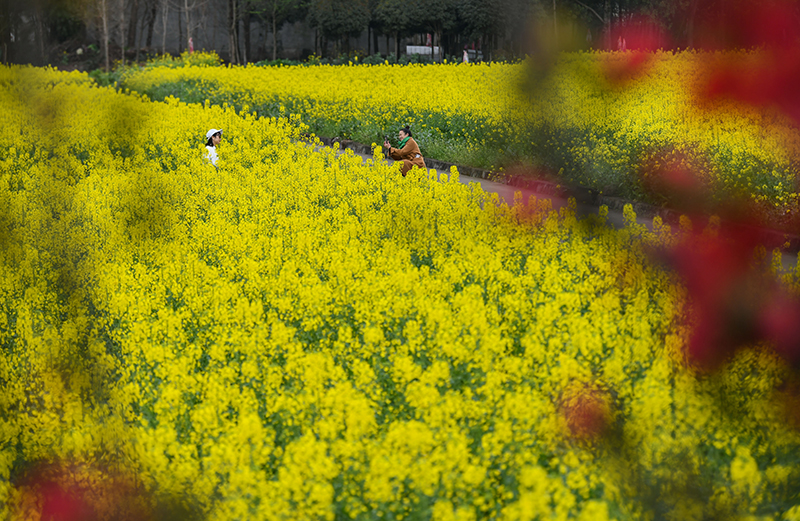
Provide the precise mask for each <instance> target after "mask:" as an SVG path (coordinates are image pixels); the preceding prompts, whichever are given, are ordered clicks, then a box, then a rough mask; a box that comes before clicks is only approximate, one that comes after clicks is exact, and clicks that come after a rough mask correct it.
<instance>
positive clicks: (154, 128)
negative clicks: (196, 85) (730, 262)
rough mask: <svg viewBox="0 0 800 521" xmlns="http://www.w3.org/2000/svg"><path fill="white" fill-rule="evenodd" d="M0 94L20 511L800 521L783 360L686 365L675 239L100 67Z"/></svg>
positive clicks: (27, 71)
mask: <svg viewBox="0 0 800 521" xmlns="http://www.w3.org/2000/svg"><path fill="white" fill-rule="evenodd" d="M0 100H2V104H3V106H4V107H7V110H4V111H3V112H2V113H0V124H2V127H3V128H4V129H6V131H7V132H6V134H7V136H8V142H7V146H5V147H4V148H3V149H2V150H0V175H2V178H0V246H2V247H0V270H2V277H0V346H2V349H0V384H2V386H3V392H2V393H0V442H1V443H0V505H3V506H2V512H0V515H2V517H3V518H10V519H40V518H41V517H42V515H43V514H42V512H49V510H47V509H48V508H53V507H52V505H54V504H60V505H67V506H70V505H72V507H74V508H76V509H83V510H81V511H88V510H92V511H93V512H95V513H97V514H98V515H99V516H101V517H102V516H106V518H113V517H114V515H113V514H114V513H118V512H119V509H120V508H122V507H121V506H119V505H117V506H116V507H115V504H114V501H115V500H114V498H115V497H117V496H115V495H114V492H113V491H109V490H108V489H109V488H113V487H110V486H109V485H107V484H106V485H103V484H102V483H103V482H104V480H106V481H105V482H106V483H107V482H109V481H107V480H108V476H112V477H113V480H111V481H110V482H112V483H117V484H119V487H120V488H121V489H123V490H122V492H120V491H119V490H117V492H116V493H117V494H119V497H122V498H123V500H118V501H121V502H124V503H125V506H126V508H131V509H137V508H142V509H144V506H141V505H140V502H145V503H146V502H148V501H149V502H153V503H157V502H159V501H161V500H162V498H165V497H166V498H178V499H177V501H179V502H181V503H184V504H185V505H184V506H185V508H187V509H189V510H191V511H193V512H197V513H199V514H198V515H199V516H201V517H202V518H208V519H331V520H333V519H420V518H424V519H429V518H430V519H437V520H453V519H465V520H468V519H482V518H494V519H507V520H517V519H519V520H522V519H565V520H566V519H580V520H587V521H588V520H602V519H648V518H653V516H655V515H656V514H658V515H665V516H667V517H669V518H674V519H703V518H708V517H709V516H718V517H724V518H729V519H735V518H740V519H755V518H757V519H772V518H780V517H781V516H782V518H784V519H798V518H799V516H800V508H799V507H798V506H797V503H796V501H797V500H796V491H795V490H794V489H793V483H795V482H796V481H797V479H798V477H800V476H798V473H800V466H799V465H798V462H797V459H796V458H797V456H796V455H797V454H798V450H797V449H798V444H800V433H799V432H798V431H797V430H795V429H794V428H793V427H792V426H791V425H788V424H787V423H786V422H785V421H784V416H783V415H782V411H780V410H778V407H777V406H776V405H775V402H774V401H773V400H772V397H773V389H775V388H776V387H777V386H778V385H779V384H780V383H781V382H782V381H783V380H784V379H785V378H786V374H787V369H786V367H785V366H784V365H782V363H781V362H780V360H779V359H778V358H777V357H775V356H774V355H771V354H770V353H769V352H768V351H765V350H758V349H753V350H748V351H741V352H739V353H738V355H737V358H736V359H735V360H734V361H733V362H732V365H731V371H729V372H726V373H724V374H720V375H718V376H716V377H715V378H707V379H702V378H700V379H698V378H695V377H694V376H693V375H692V374H690V373H689V372H687V371H686V370H685V368H684V364H683V353H684V345H685V342H686V337H687V334H686V333H687V327H688V326H687V325H686V324H685V323H684V322H683V320H682V318H681V317H680V316H679V310H680V308H681V306H682V304H683V299H684V291H683V290H682V289H681V287H680V285H678V284H676V283H675V281H674V280H673V277H672V276H671V275H670V274H669V273H668V272H666V271H664V270H662V269H661V268H659V267H657V266H653V265H652V263H650V262H649V261H648V258H647V256H646V254H645V253H644V249H645V248H644V247H645V246H657V245H663V244H667V243H670V242H671V241H674V240H676V235H675V234H674V233H672V230H670V229H669V226H667V225H664V224H663V223H660V222H659V221H656V222H655V223H654V230H653V231H648V230H647V229H645V228H644V227H641V226H639V225H637V224H636V220H635V215H634V214H633V212H632V210H631V209H630V208H627V209H626V213H625V217H626V220H627V226H626V227H625V228H624V229H623V230H620V231H614V230H612V229H611V228H609V227H607V226H606V224H605V219H606V215H607V210H606V209H601V211H600V212H599V214H598V215H596V216H593V217H590V218H586V219H581V220H579V219H577V218H576V216H575V206H574V203H573V204H571V205H569V206H567V207H565V208H564V209H562V210H561V211H559V212H554V211H551V209H550V205H549V201H536V200H532V201H529V202H528V204H522V203H523V201H519V200H518V201H517V202H516V204H514V205H513V206H511V207H509V206H507V205H499V204H498V201H497V197H496V196H495V195H489V194H486V193H484V192H483V191H482V190H481V188H480V187H479V186H478V185H476V184H470V185H462V184H461V183H459V182H458V179H457V178H458V172H457V170H455V169H454V170H452V171H451V172H450V175H449V176H448V177H447V179H446V180H444V181H443V182H439V181H436V180H435V179H434V178H433V177H432V176H431V175H429V174H428V172H417V173H416V174H415V176H414V175H411V176H409V178H406V179H404V178H402V177H401V176H400V175H399V172H398V169H397V166H396V165H395V166H389V165H388V164H386V162H385V161H383V159H382V158H381V155H380V153H379V150H376V154H375V157H374V158H373V159H372V160H370V161H367V162H366V163H362V160H361V158H359V157H356V156H354V155H352V154H350V153H344V154H341V155H337V154H336V153H335V152H334V151H332V150H322V151H316V150H315V149H314V147H313V146H312V145H313V144H309V143H307V142H305V141H303V140H302V139H300V138H301V137H302V136H303V135H304V134H305V133H306V131H307V128H306V127H305V126H304V124H303V123H302V122H301V121H300V119H299V118H296V117H295V118H256V117H255V116H254V115H252V114H251V113H249V112H248V111H245V110H239V111H237V110H234V109H233V108H232V107H230V106H215V105H211V104H205V105H201V104H186V103H183V102H181V101H179V100H177V99H175V98H168V99H167V100H166V101H164V102H152V101H149V100H147V99H145V98H144V97H142V96H140V95H138V94H130V93H123V92H115V91H114V90H113V89H109V88H98V87H96V86H92V83H91V82H90V80H89V78H88V76H86V75H82V74H76V73H71V74H65V73H60V72H56V71H53V70H50V69H34V68H28V67H0ZM211 127H214V128H220V127H221V128H225V132H226V140H225V142H224V143H223V144H222V145H221V153H220V157H221V158H220V161H219V170H216V169H214V168H212V167H210V166H209V165H208V164H206V163H205V162H204V159H203V152H204V147H203V140H202V134H203V132H204V131H205V129H206V128H211ZM223 147H224V148H223ZM376 148H377V147H376ZM223 151H224V153H223ZM784 283H785V285H786V286H787V287H788V288H796V287H797V281H796V276H795V275H794V274H788V275H786V276H785V280H784ZM719 395H724V396H725V397H726V401H720V400H718V399H717V397H718V396H719ZM726 407H734V408H735V409H736V416H735V419H736V421H730V418H731V412H730V410H729V409H727V408H726ZM601 431H602V432H604V433H606V434H603V435H604V436H606V439H608V440H611V441H609V442H607V443H605V442H602V441H599V440H598V439H597V437H596V436H595V435H600V433H601ZM576 434H578V435H577V436H576ZM41 462H69V465H68V466H67V467H66V470H54V471H48V470H44V471H41V472H40V474H35V475H43V476H46V478H42V479H46V480H48V481H46V483H49V484H51V483H53V482H56V481H58V480H61V481H58V482H59V483H66V484H63V485H62V488H60V489H59V488H56V489H55V490H56V493H55V494H56V499H52V498H49V499H48V497H45V498H44V499H43V498H42V494H45V495H46V494H47V493H48V492H47V491H48V490H53V489H54V487H53V486H49V485H48V486H49V488H48V487H45V486H40V487H36V486H34V485H31V481H30V480H27V481H26V480H24V479H20V478H19V477H20V476H21V475H26V469H29V468H30V466H32V465H33V466H35V465H36V464H38V463H41ZM44 468H45V469H47V468H48V467H46V466H45V467H44ZM32 483H34V484H35V483H37V481H35V480H33V481H32ZM75 490H83V491H90V492H91V493H88V492H87V493H86V494H85V495H84V496H83V497H82V498H81V500H80V501H78V500H72V499H70V500H67V499H64V498H65V497H67V496H69V493H68V492H69V491H75ZM137 490H144V491H147V492H148V495H147V496H138V495H134V496H131V494H133V492H131V491H137ZM131 497H135V498H138V499H135V500H129V499H130V498H131ZM57 500H59V501H61V502H60V503H59V502H58V501H57ZM115 508H116V510H115Z"/></svg>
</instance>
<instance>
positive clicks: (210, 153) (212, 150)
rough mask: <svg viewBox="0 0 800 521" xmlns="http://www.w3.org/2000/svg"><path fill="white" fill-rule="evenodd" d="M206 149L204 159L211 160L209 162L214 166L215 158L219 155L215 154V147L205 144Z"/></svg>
mask: <svg viewBox="0 0 800 521" xmlns="http://www.w3.org/2000/svg"><path fill="white" fill-rule="evenodd" d="M206 150H208V153H207V154H206V159H208V160H209V161H211V164H212V165H214V168H216V166H217V159H219V156H217V147H211V146H208V145H206Z"/></svg>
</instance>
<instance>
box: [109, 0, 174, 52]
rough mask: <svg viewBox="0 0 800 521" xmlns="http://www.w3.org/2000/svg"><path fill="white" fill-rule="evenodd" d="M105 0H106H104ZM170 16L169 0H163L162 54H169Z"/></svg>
mask: <svg viewBox="0 0 800 521" xmlns="http://www.w3.org/2000/svg"><path fill="white" fill-rule="evenodd" d="M104 1H105V0H104ZM168 16H169V0H161V28H162V31H161V54H162V55H165V54H167V17H168Z"/></svg>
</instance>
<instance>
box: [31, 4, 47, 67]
mask: <svg viewBox="0 0 800 521" xmlns="http://www.w3.org/2000/svg"><path fill="white" fill-rule="evenodd" d="M42 17H43V15H42V14H41V13H36V14H35V15H34V28H35V30H36V40H38V42H37V43H38V44H39V63H40V64H41V65H44V64H46V63H47V56H45V51H44V21H43V20H42Z"/></svg>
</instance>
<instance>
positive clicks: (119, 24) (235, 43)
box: [0, 0, 749, 66]
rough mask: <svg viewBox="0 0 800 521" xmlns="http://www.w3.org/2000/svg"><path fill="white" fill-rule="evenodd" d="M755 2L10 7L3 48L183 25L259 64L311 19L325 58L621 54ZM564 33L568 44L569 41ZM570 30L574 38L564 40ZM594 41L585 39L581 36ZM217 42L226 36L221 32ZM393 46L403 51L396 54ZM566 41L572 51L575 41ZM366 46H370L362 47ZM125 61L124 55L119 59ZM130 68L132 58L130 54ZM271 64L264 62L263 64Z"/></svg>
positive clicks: (217, 0) (686, 39)
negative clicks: (541, 49) (427, 53)
mask: <svg viewBox="0 0 800 521" xmlns="http://www.w3.org/2000/svg"><path fill="white" fill-rule="evenodd" d="M748 4H749V1H748V0H33V1H32V2H24V3H22V2H11V1H3V2H0V45H2V49H0V51H2V59H3V61H4V62H9V61H12V62H33V63H42V62H47V61H50V60H48V57H49V55H50V54H51V51H52V49H54V48H58V46H59V44H60V45H61V46H62V47H63V46H65V45H67V44H68V43H69V42H75V41H80V42H81V43H88V40H91V39H92V38H94V39H95V40H96V42H95V43H97V44H98V45H99V46H100V47H101V48H102V49H103V55H104V62H105V64H106V66H108V63H109V48H110V47H113V48H116V49H125V48H127V49H140V48H147V49H149V50H151V51H152V50H160V51H161V52H162V53H164V52H166V51H167V39H168V36H171V35H170V34H169V31H172V30H174V26H175V25H176V24H177V28H178V31H177V32H178V34H177V35H174V36H177V37H178V40H179V41H180V42H181V43H180V44H179V50H183V49H186V48H189V47H190V46H191V42H192V39H193V38H194V39H195V40H196V38H197V33H198V31H200V30H201V29H202V28H207V27H209V26H210V25H213V26H214V30H215V31H217V30H219V31H220V32H222V33H224V34H225V35H226V36H227V49H216V50H217V51H219V53H220V54H221V55H222V56H225V57H227V59H228V60H230V61H231V62H233V63H245V62H247V61H252V60H253V59H254V58H256V56H255V55H254V54H255V53H254V52H252V48H253V45H252V43H253V42H252V35H251V27H253V25H256V26H258V27H261V28H262V31H260V33H263V34H265V35H268V40H270V41H268V42H259V43H261V44H262V45H261V46H260V47H261V48H262V49H267V48H270V49H271V57H272V59H276V58H278V57H279V49H280V42H279V35H280V32H281V29H282V28H283V26H284V24H286V23H287V22H295V21H306V22H307V23H308V24H309V25H310V26H311V27H313V28H315V29H316V33H317V41H316V43H315V49H314V50H315V51H316V52H318V53H320V54H323V55H326V54H330V53H333V54H339V53H346V52H349V51H351V50H352V49H351V39H352V38H354V37H359V36H362V35H363V34H364V33H365V32H366V34H367V42H368V43H367V49H362V50H364V51H366V52H368V53H374V52H377V50H378V49H379V45H378V43H379V37H380V36H383V37H384V38H385V39H386V45H385V48H386V49H391V48H393V50H394V52H395V53H396V54H398V55H399V54H400V51H401V48H400V42H401V40H403V39H404V38H408V37H409V36H411V35H414V34H425V33H427V34H430V35H432V39H433V41H432V42H431V43H432V44H433V46H440V47H441V48H442V49H443V50H444V53H445V54H456V55H458V54H460V52H461V49H462V48H463V47H464V46H465V45H475V44H476V43H477V44H478V45H480V46H481V47H482V50H483V54H484V56H486V57H489V56H491V55H492V53H493V52H494V53H495V56H496V55H497V54H498V53H499V52H500V51H502V53H503V54H504V55H506V56H508V55H511V56H520V55H522V54H524V53H527V52H529V51H530V48H531V44H530V42H531V39H530V38H526V36H530V34H531V33H532V32H536V33H538V34H539V40H541V34H543V31H544V30H545V29H547V31H549V32H548V35H547V38H551V40H552V41H558V42H560V44H561V46H562V47H563V46H572V47H575V46H584V47H586V46H592V47H605V48H613V47H614V46H615V43H616V42H615V41H613V39H612V38H611V36H610V35H611V34H612V33H613V29H614V28H615V27H616V28H618V29H619V28H625V27H628V26H629V27H630V28H631V29H635V27H634V26H635V25H637V24H638V25H641V24H642V23H644V22H642V20H647V22H646V23H647V24H649V25H650V26H652V27H656V28H658V30H659V31H661V32H662V33H664V34H668V35H669V36H670V37H669V39H668V40H665V42H668V43H664V42H661V43H662V44H664V45H667V46H672V47H692V46H696V45H699V44H701V43H702V35H699V34H698V33H699V31H700V29H699V28H703V29H705V30H709V28H710V27H714V28H715V29H713V30H717V29H719V27H721V26H723V25H724V23H725V21H726V20H727V19H728V18H729V17H734V16H736V15H737V13H738V14H741V12H742V11H743V10H746V9H747V6H748ZM559 31H561V37H559ZM565 32H569V33H570V34H571V35H572V36H573V37H572V38H571V39H570V38H567V39H565V38H563V35H564V33H565ZM581 33H582V34H585V38H575V37H574V36H575V35H576V34H581ZM215 34H216V33H215ZM390 40H391V41H392V42H393V47H391V46H390V43H389V42H390ZM565 42H566V43H565ZM362 47H363V45H362ZM118 56H119V55H118ZM121 57H122V59H123V60H124V59H125V54H124V53H121ZM262 57H263V56H262Z"/></svg>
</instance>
